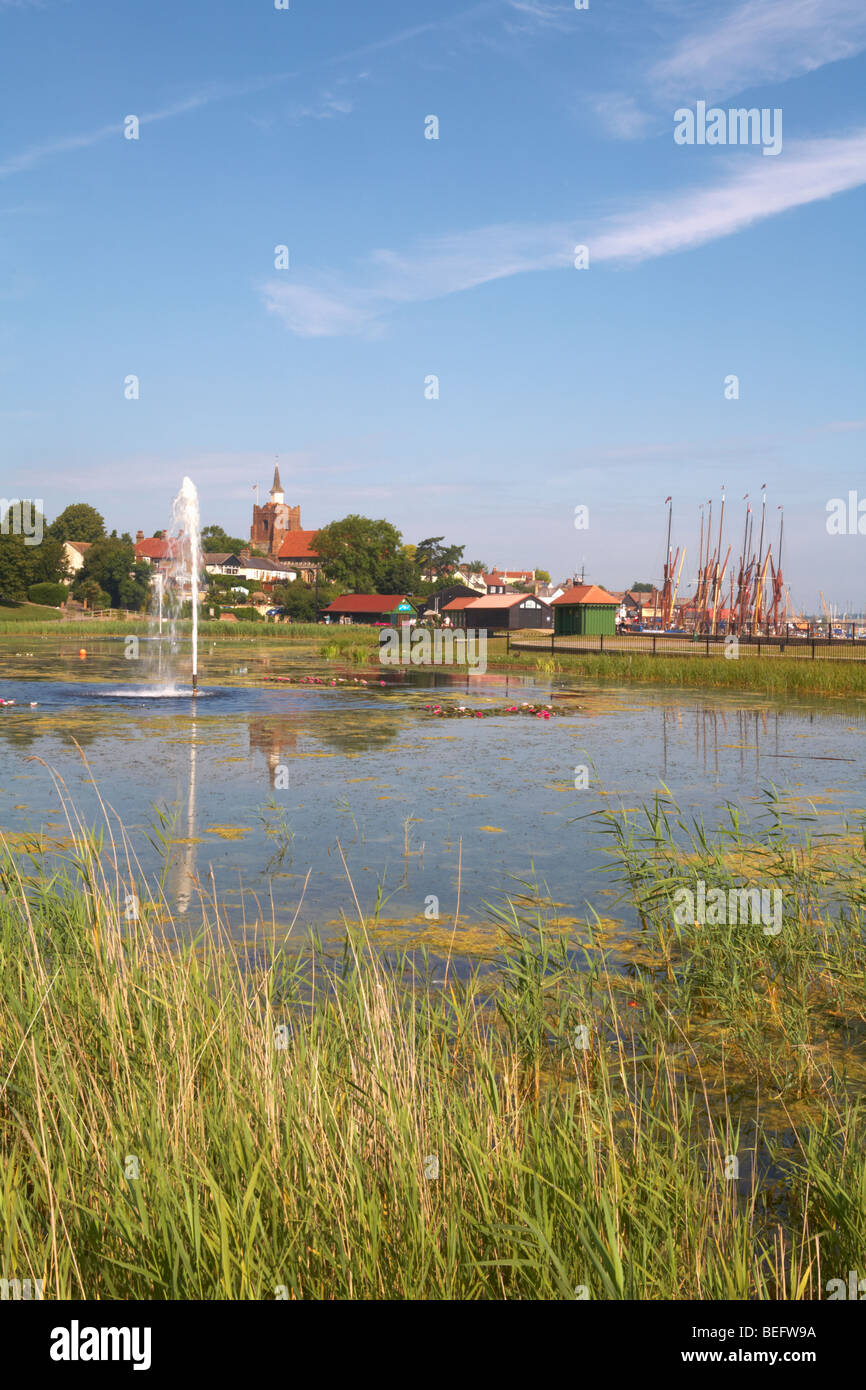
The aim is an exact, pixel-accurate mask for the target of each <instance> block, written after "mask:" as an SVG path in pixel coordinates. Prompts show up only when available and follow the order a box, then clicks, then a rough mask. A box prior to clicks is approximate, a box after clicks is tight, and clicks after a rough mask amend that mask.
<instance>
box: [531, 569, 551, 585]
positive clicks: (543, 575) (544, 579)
mask: <svg viewBox="0 0 866 1390" xmlns="http://www.w3.org/2000/svg"><path fill="white" fill-rule="evenodd" d="M535 577H536V579H537V580H538V582H539V583H540V584H549V583H550V575H549V574H548V573H547V570H536V571H535Z"/></svg>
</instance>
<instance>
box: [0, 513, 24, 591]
mask: <svg viewBox="0 0 866 1390" xmlns="http://www.w3.org/2000/svg"><path fill="white" fill-rule="evenodd" d="M29 583H30V556H29V555H28V553H27V546H26V545H25V544H24V537H23V536H16V535H14V534H13V533H12V532H11V531H10V533H9V534H8V535H2V534H0V599H4V600H5V601H6V602H18V601H19V600H21V599H23V598H25V597H26V594H27V586H28V584H29Z"/></svg>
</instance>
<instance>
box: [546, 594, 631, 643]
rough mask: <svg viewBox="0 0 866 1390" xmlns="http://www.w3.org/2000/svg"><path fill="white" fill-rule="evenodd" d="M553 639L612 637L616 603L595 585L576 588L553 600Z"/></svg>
mask: <svg viewBox="0 0 866 1390" xmlns="http://www.w3.org/2000/svg"><path fill="white" fill-rule="evenodd" d="M552 607H553V613H554V632H555V633H556V635H557V637H586V636H590V635H591V636H594V637H599V636H601V637H613V636H614V635H615V633H616V610H617V609H618V608H619V599H616V598H614V596H613V594H609V593H608V592H607V590H606V589H600V588H599V586H598V585H597V584H578V585H576V586H575V587H574V588H573V589H567V590H566V592H565V593H564V594H560V596H559V598H555V599H554V600H553V604H552Z"/></svg>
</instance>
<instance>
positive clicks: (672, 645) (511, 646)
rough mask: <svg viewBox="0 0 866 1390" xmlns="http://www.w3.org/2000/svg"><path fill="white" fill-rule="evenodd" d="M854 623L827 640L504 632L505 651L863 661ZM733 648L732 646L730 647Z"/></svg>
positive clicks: (795, 635)
mask: <svg viewBox="0 0 866 1390" xmlns="http://www.w3.org/2000/svg"><path fill="white" fill-rule="evenodd" d="M858 630H862V629H861V628H860V625H859V624H853V623H852V624H849V625H846V635H845V636H840V635H838V633H837V635H836V636H831V635H830V634H828V633H826V632H825V633H821V632H819V630H818V629H816V628H812V629H809V630H798V629H795V628H793V627H790V628H789V629H788V630H787V631H786V632H784V633H778V634H775V635H770V636H767V635H766V634H757V633H754V634H751V633H750V634H747V635H745V636H741V637H737V638H736V639H735V638H733V637H725V636H724V635H718V634H717V635H716V636H709V635H706V634H698V633H694V634H692V633H670V632H652V633H650V632H646V633H641V632H629V633H617V634H616V635H615V636H607V635H600V634H599V635H596V634H592V633H585V634H582V635H577V634H575V635H571V636H562V635H559V636H558V635H556V634H555V633H552V632H540V631H529V630H524V631H522V632H521V631H512V632H508V633H505V634H504V635H505V637H506V650H507V651H512V650H513V651H537V652H549V653H550V654H551V655H552V654H553V653H555V652H566V653H567V652H574V653H604V654H605V655H617V654H622V655H627V654H629V653H631V654H640V655H642V656H703V657H710V656H715V657H724V656H725V654H726V652H729V653H731V654H733V651H736V652H737V654H738V655H741V656H749V657H779V656H783V657H799V658H806V659H808V660H812V661H814V660H821V661H863V660H866V637H860V636H858V635H857V633H858ZM734 643H736V645H734Z"/></svg>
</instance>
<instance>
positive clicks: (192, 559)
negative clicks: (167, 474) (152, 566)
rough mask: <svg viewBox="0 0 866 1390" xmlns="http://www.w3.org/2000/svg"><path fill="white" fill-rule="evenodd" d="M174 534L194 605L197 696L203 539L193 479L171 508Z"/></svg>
mask: <svg viewBox="0 0 866 1390" xmlns="http://www.w3.org/2000/svg"><path fill="white" fill-rule="evenodd" d="M172 522H173V524H172V534H173V535H175V536H176V537H177V543H178V549H179V556H178V559H179V561H180V564H181V574H182V576H183V579H184V580H186V581H187V582H188V584H189V591H190V598H191V601H192V693H193V695H197V694H198V595H199V570H200V569H201V536H200V528H199V508H198V493H197V491H196V486H195V483H194V482H193V481H192V479H191V478H184V480H183V482H182V483H181V487H180V492H179V493H178V494H177V497H176V498H175V499H174V503H173V504H172Z"/></svg>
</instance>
